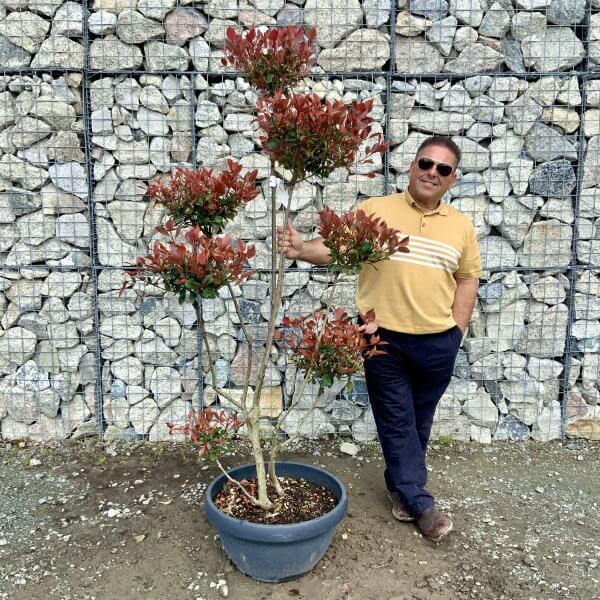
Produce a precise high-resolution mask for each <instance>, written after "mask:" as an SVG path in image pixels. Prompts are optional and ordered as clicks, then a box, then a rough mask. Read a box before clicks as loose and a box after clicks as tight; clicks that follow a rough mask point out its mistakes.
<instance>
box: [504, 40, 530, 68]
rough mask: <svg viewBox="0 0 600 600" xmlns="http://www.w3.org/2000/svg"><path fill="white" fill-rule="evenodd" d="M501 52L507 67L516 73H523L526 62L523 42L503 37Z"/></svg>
mask: <svg viewBox="0 0 600 600" xmlns="http://www.w3.org/2000/svg"><path fill="white" fill-rule="evenodd" d="M500 52H501V53H502V55H503V56H504V62H505V63H506V66H507V68H508V69H509V70H510V71H513V72H514V73H523V71H525V64H524V62H523V52H522V50H521V44H520V43H519V42H518V41H516V40H511V39H509V38H503V39H502V40H500Z"/></svg>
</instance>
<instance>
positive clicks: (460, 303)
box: [452, 277, 479, 334]
mask: <svg viewBox="0 0 600 600" xmlns="http://www.w3.org/2000/svg"><path fill="white" fill-rule="evenodd" d="M454 279H455V281H456V292H454V303H453V304H452V316H453V317H454V320H455V321H456V323H457V325H458V326H459V327H460V330H461V331H462V332H463V334H464V333H465V331H466V330H467V325H468V324H469V321H470V320H471V314H472V313H473V308H475V301H476V299H477V287H478V285H479V279H476V278H469V279H466V278H462V277H455V278H454Z"/></svg>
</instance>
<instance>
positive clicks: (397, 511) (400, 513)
mask: <svg viewBox="0 0 600 600" xmlns="http://www.w3.org/2000/svg"><path fill="white" fill-rule="evenodd" d="M388 498H389V499H390V502H391V503H392V515H394V518H395V519H398V521H403V522H404V523H410V522H411V521H414V520H415V518H414V517H413V516H412V515H411V514H410V513H409V512H408V511H407V510H406V507H405V506H404V504H402V502H401V501H400V498H399V497H398V494H397V493H396V492H390V491H388Z"/></svg>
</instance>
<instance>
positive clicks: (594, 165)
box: [581, 135, 600, 188]
mask: <svg viewBox="0 0 600 600" xmlns="http://www.w3.org/2000/svg"><path fill="white" fill-rule="evenodd" d="M599 183H600V135H597V136H593V137H591V138H590V139H589V141H588V143H587V148H586V152H585V157H584V162H583V181H582V184H581V185H582V187H583V188H590V187H594V186H596V185H598V184H599Z"/></svg>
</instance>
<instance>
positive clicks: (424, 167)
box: [417, 156, 454, 177]
mask: <svg viewBox="0 0 600 600" xmlns="http://www.w3.org/2000/svg"><path fill="white" fill-rule="evenodd" d="M434 165H435V170H436V171H437V174H438V175H440V176H441V177H448V175H452V172H453V171H454V168H453V167H451V166H450V165H447V164H446V163H441V162H437V161H435V160H433V159H432V158H427V157H426V156H422V157H421V158H420V159H419V160H418V161H417V166H418V167H419V169H421V171H429V169H431V167H433V166H434Z"/></svg>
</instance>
